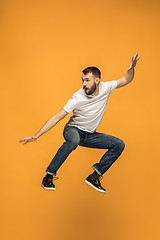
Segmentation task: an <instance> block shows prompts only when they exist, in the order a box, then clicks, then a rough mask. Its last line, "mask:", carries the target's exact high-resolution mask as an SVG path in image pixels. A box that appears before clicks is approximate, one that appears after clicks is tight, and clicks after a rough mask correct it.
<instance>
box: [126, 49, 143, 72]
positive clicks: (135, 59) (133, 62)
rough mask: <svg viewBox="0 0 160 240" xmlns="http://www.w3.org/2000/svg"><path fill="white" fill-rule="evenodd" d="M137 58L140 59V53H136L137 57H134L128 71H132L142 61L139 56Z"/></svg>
mask: <svg viewBox="0 0 160 240" xmlns="http://www.w3.org/2000/svg"><path fill="white" fill-rule="evenodd" d="M137 57H138V53H136V55H135V56H133V57H132V59H131V64H130V66H129V68H128V70H130V69H132V68H134V67H135V66H136V64H137V61H138V60H139V59H140V57H141V56H139V57H138V58H137Z"/></svg>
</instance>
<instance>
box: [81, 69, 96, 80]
mask: <svg viewBox="0 0 160 240" xmlns="http://www.w3.org/2000/svg"><path fill="white" fill-rule="evenodd" d="M82 72H83V73H84V75H86V74H88V73H90V72H91V73H92V74H93V75H94V76H95V77H98V78H99V79H101V71H100V70H99V69H98V68H97V67H93V66H92V67H87V68H85V69H84V70H83V71H82Z"/></svg>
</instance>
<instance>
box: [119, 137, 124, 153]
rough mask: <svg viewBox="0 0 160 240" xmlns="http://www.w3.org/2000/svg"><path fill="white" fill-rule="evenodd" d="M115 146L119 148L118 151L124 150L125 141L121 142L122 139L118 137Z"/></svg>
mask: <svg viewBox="0 0 160 240" xmlns="http://www.w3.org/2000/svg"><path fill="white" fill-rule="evenodd" d="M117 147H118V149H119V150H120V151H123V150H124V148H125V143H124V142H123V140H121V139H119V140H118V141H117Z"/></svg>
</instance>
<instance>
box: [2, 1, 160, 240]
mask: <svg viewBox="0 0 160 240" xmlns="http://www.w3.org/2000/svg"><path fill="white" fill-rule="evenodd" d="M159 10H160V3H159V1H158V0H152V1H151V0H148V1H147V0H146V1H144V0H142V1H138V0H135V1H126V0H122V1H120V0H119V1H118V0H115V1H113V2H112V3H111V1H108V0H106V1H104V0H99V1H94V0H92V1H91V0H85V1H84V0H81V1H79V0H77V1H73V0H66V1H65V0H63V1H62V0H59V1H55V0H53V1H51V0H50V1H49V0H46V1H42V0H32V1H31V0H27V1H26V0H24V1H20V0H2V1H1V2H0V33H1V37H0V42H1V43H0V47H1V54H0V68H1V69H0V79H1V88H0V89H1V138H0V144H1V174H0V177H1V182H0V184H1V204H0V206H1V224H0V225H1V238H2V239H4V240H9V239H15V240H28V239H30V240H32V239H34V240H35V239H37V240H52V239H59V240H69V239H74V240H81V239H84V240H88V239H108V240H128V239H130V240H135V239H136V240H142V239H145V240H148V239H153V240H157V239H159V237H160V232H159V224H160V219H159V214H160V207H159V201H160V194H159V192H160V191H159V190H160V188H159V181H160V177H159V172H160V154H159V134H160V128H159V122H160V114H159V106H160V105H159V103H160V101H159V87H160V83H159V82H160V81H159V68H160V67H159V55H160V52H159V42H160V38H159V36H160V35H159V27H160V26H159V23H160V18H159V16H160V12H159ZM136 53H138V54H139V55H141V58H140V60H138V62H137V65H136V68H135V76H134V79H133V81H132V82H131V83H130V84H128V85H126V86H124V87H122V88H119V89H115V90H114V91H113V92H112V93H111V95H110V96H109V99H108V103H107V108H106V111H105V114H104V117H103V119H102V122H101V124H100V126H99V127H98V129H97V131H99V132H103V133H106V134H110V135H113V136H116V137H118V138H121V139H122V140H123V141H124V142H125V144H126V145H125V149H124V151H123V153H122V155H121V156H120V157H119V158H118V159H117V161H116V162H115V163H114V164H113V165H112V166H111V167H110V169H109V170H108V171H107V172H106V173H105V174H104V177H103V180H102V181H101V184H102V186H103V187H105V188H106V189H107V193H106V194H103V193H100V192H98V191H96V190H94V189H92V188H91V187H89V186H88V185H87V184H86V183H85V182H84V181H85V179H86V177H87V176H88V175H89V174H90V173H92V172H93V169H92V168H91V166H92V165H93V164H94V163H96V162H99V160H100V158H101V157H102V156H103V154H104V153H105V152H106V151H107V150H104V149H89V148H84V147H80V146H78V148H77V149H76V150H75V151H73V152H72V153H71V154H70V155H69V157H68V158H67V160H66V161H65V162H64V163H63V165H62V166H61V168H60V169H59V171H58V173H57V176H58V177H59V179H58V180H57V181H55V182H54V183H55V185H56V191H47V190H44V189H43V188H42V187H41V181H42V179H43V177H44V175H45V169H46V168H47V166H48V165H49V163H50V161H51V160H52V158H53V157H54V155H55V154H56V152H57V150H58V148H59V147H60V146H61V145H62V144H63V142H64V141H65V140H64V138H63V135H62V133H63V128H64V125H65V124H66V122H67V121H68V119H69V117H71V116H72V113H71V114H68V115H67V116H66V118H64V119H63V120H61V121H60V122H59V123H58V124H57V125H56V126H55V127H54V128H52V129H51V130H50V131H49V132H47V133H46V134H44V135H42V136H41V137H40V138H39V139H38V140H37V141H36V142H32V143H28V144H26V145H23V144H22V143H19V142H18V141H19V140H20V139H22V138H25V137H29V136H33V135H34V134H36V133H37V132H38V131H39V129H40V128H41V127H42V126H43V125H44V123H45V122H46V121H47V120H48V119H49V118H50V117H52V116H53V115H54V114H56V113H57V112H58V111H60V110H61V109H62V108H63V107H64V105H65V104H66V102H67V100H68V99H69V98H70V97H71V96H72V94H73V93H74V92H76V91H77V90H78V89H80V88H81V87H82V82H81V75H82V70H83V69H84V68H86V67H88V66H96V67H98V68H99V69H100V70H101V73H102V78H101V81H110V80H116V79H118V78H121V77H123V76H124V74H125V73H126V72H127V68H128V67H129V65H130V61H131V58H132V56H133V55H135V54H136Z"/></svg>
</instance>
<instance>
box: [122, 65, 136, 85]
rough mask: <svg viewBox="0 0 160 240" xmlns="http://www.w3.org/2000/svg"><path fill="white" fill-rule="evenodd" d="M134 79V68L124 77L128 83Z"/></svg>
mask: <svg viewBox="0 0 160 240" xmlns="http://www.w3.org/2000/svg"><path fill="white" fill-rule="evenodd" d="M133 77H134V68H130V69H129V70H128V71H127V73H126V74H125V75H124V78H125V79H126V81H127V82H128V83H129V82H131V81H132V79H133Z"/></svg>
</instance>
